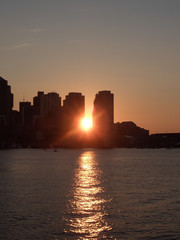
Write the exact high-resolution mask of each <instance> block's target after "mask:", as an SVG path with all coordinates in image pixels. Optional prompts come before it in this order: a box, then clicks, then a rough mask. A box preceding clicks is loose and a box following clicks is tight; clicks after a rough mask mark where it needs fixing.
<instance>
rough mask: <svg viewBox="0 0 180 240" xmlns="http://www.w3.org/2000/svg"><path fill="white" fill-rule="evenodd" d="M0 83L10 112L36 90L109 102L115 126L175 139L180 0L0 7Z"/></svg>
mask: <svg viewBox="0 0 180 240" xmlns="http://www.w3.org/2000/svg"><path fill="white" fill-rule="evenodd" d="M0 6H1V8H0V9H1V14H0V30H1V37H0V56H1V58H0V75H1V76H2V77H4V78H5V79H7V80H8V82H9V84H10V85H11V86H12V92H13V93H14V100H15V108H17V106H18V102H19V101H22V99H23V97H24V98H25V99H26V100H27V101H32V98H33V96H35V95H36V93H37V91H38V90H42V91H45V92H50V91H56V92H58V93H59V94H60V96H62V98H64V96H65V95H66V94H68V92H71V91H78V92H82V93H83V94H84V95H85V96H86V109H87V115H90V114H91V112H92V104H93V100H94V96H95V94H96V93H97V92H98V91H99V90H111V91H112V92H113V93H114V94H115V121H120V122H122V121H128V120H132V121H134V122H135V123H136V124H137V125H139V126H141V127H144V128H147V129H150V131H151V132H152V133H153V132H180V1H179V0H132V1H131V0H81V1H80V0H31V1H27V0H14V1H13V0H0Z"/></svg>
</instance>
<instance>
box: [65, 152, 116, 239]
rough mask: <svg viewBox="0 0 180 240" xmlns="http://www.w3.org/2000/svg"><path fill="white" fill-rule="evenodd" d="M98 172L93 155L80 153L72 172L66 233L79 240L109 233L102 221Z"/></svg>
mask: <svg viewBox="0 0 180 240" xmlns="http://www.w3.org/2000/svg"><path fill="white" fill-rule="evenodd" d="M101 174H102V173H101V171H100V170H99V168H98V163H97V161H96V158H95V155H94V152H91V151H87V152H84V153H83V154H82V155H81V156H80V158H79V159H78V167H77V169H76V170H75V175H74V186H72V195H73V197H72V200H71V201H69V203H68V209H69V214H70V215H71V217H70V219H66V220H67V222H68V223H67V224H68V225H69V231H70V232H72V233H75V234H77V235H79V237H80V238H79V239H81V238H82V239H86V237H88V238H93V239H95V238H96V237H98V236H99V235H100V234H101V235H102V237H103V232H107V231H109V230H111V226H109V225H108V223H107V222H106V221H105V218H104V217H105V215H106V211H105V203H106V202H107V201H108V200H107V199H104V198H103V197H102V194H103V193H104V190H103V188H102V184H101Z"/></svg>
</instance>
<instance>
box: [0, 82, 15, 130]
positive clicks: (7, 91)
mask: <svg viewBox="0 0 180 240" xmlns="http://www.w3.org/2000/svg"><path fill="white" fill-rule="evenodd" d="M12 108H13V94H12V93H11V87H10V86H9V85H8V82H7V80H5V79H3V78H2V77H0V119H1V126H4V127H10V126H11V117H12Z"/></svg>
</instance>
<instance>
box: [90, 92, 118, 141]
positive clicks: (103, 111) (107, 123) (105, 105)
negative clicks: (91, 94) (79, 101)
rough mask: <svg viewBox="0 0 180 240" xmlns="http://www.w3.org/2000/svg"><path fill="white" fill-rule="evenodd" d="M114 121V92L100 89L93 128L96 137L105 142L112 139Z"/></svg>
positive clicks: (94, 112)
mask: <svg viewBox="0 0 180 240" xmlns="http://www.w3.org/2000/svg"><path fill="white" fill-rule="evenodd" d="M113 123H114V94H112V93H111V91H100V92H98V93H97V94H96V96H95V100H94V109H93V128H94V132H95V135H96V138H98V139H99V140H102V141H103V142H104V143H105V144H106V143H108V142H109V141H111V137H112V131H113Z"/></svg>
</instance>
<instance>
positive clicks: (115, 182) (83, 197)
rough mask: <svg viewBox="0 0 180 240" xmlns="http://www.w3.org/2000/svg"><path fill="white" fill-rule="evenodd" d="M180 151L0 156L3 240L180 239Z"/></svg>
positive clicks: (15, 153) (27, 152)
mask: <svg viewBox="0 0 180 240" xmlns="http://www.w3.org/2000/svg"><path fill="white" fill-rule="evenodd" d="M179 219H180V150H179V149H171V150H167V149H159V150H152V149H149V150H147V149H143V150H138V149H111V150H95V149H83V150H63V149H58V150H57V152H54V151H53V150H46V151H45V150H40V149H39V150H37V149H19V150H17V149H16V150H5V151H0V239H3V240H4V239H8V240H15V239H17V240H21V239H22V240H27V239H43V240H46V239H47V240H51V239H58V240H59V239H73V240H74V239H133V240H134V239H138V240H139V239H147V240H148V239H163V240H165V239H180V221H179Z"/></svg>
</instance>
